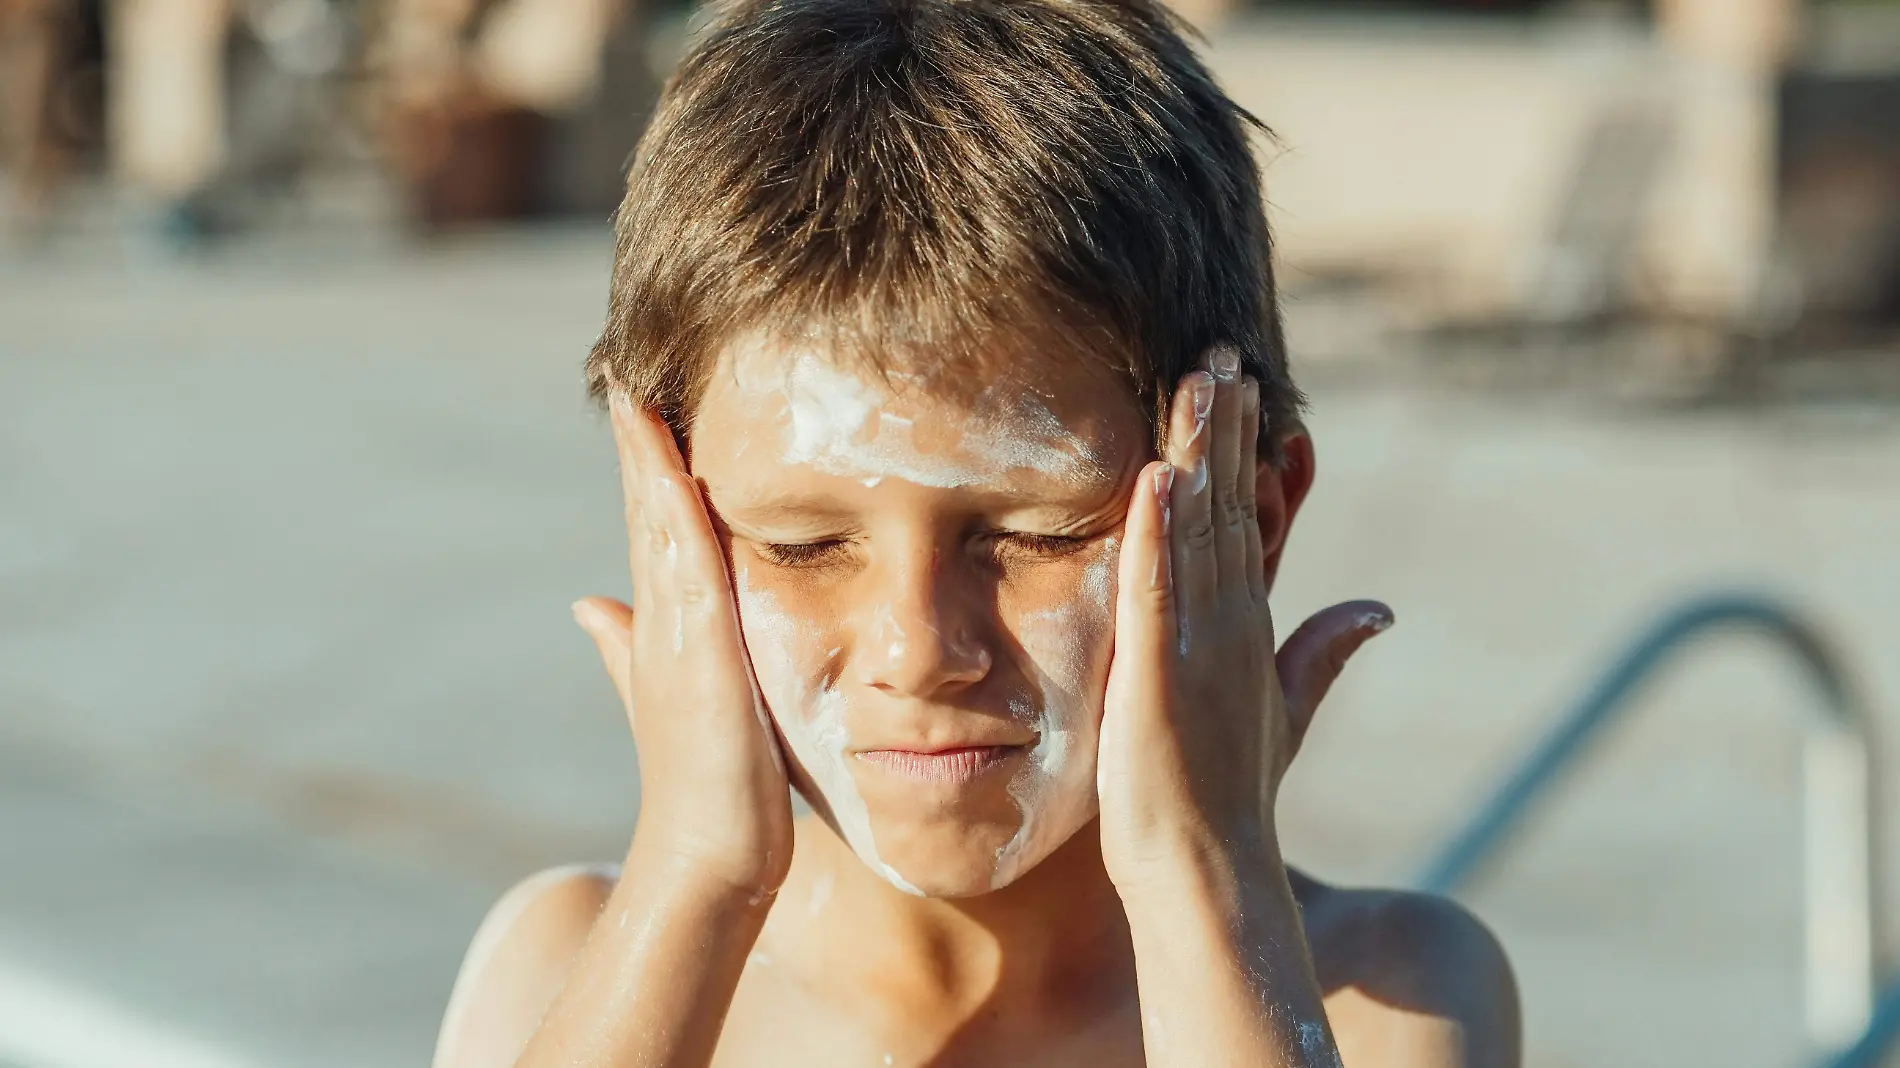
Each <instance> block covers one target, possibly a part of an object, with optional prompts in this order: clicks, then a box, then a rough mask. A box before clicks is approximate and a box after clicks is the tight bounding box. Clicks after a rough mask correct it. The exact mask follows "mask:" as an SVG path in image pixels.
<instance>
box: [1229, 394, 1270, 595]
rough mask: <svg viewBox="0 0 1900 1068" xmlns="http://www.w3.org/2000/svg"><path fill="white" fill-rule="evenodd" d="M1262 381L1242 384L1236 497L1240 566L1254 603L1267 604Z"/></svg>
mask: <svg viewBox="0 0 1900 1068" xmlns="http://www.w3.org/2000/svg"><path fill="white" fill-rule="evenodd" d="M1259 470H1260V383H1259V382H1257V381H1255V380H1253V379H1251V378H1249V379H1246V380H1244V381H1243V382H1242V383H1241V393H1240V471H1239V473H1238V474H1237V475H1236V476H1235V477H1236V478H1237V479H1238V483H1239V484H1238V485H1237V486H1236V496H1237V497H1238V498H1239V500H1240V515H1241V524H1242V526H1243V527H1244V528H1245V529H1244V530H1243V531H1242V535H1243V537H1242V551H1241V566H1242V567H1243V568H1245V569H1246V574H1247V588H1248V589H1249V590H1250V591H1251V592H1252V593H1253V599H1254V603H1255V604H1259V605H1265V604H1266V603H1267V563H1266V551H1265V549H1264V548H1263V547H1262V546H1261V542H1260V502H1259V500H1258V496H1257V490H1258V487H1259V482H1260V474H1259Z"/></svg>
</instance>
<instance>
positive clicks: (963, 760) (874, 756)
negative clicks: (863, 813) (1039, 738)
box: [857, 745, 1029, 785]
mask: <svg viewBox="0 0 1900 1068" xmlns="http://www.w3.org/2000/svg"><path fill="white" fill-rule="evenodd" d="M1028 748H1029V747H1028V746H1026V745H963V746H953V747H951V748H948V749H938V750H934V751H930V752H925V751H922V750H916V749H866V750H862V751H860V752H859V753H858V754H857V758H858V759H859V760H862V761H864V762H865V763H867V764H871V765H874V766H876V767H878V768H881V769H882V770H884V771H888V772H890V773H892V774H894V775H897V776H898V777H900V778H905V779H910V780H912V781H914V782H922V783H949V784H954V785H961V784H964V783H971V782H975V781H976V780H978V779H980V778H982V777H983V776H985V775H989V774H992V773H994V772H996V771H998V770H1000V769H1001V768H1002V767H1003V766H1004V765H1005V764H1007V763H1009V762H1010V761H1011V760H1012V759H1013V758H1015V757H1017V756H1019V755H1021V754H1022V753H1023V752H1025V751H1027V750H1028Z"/></svg>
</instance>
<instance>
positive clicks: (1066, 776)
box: [990, 538, 1121, 889]
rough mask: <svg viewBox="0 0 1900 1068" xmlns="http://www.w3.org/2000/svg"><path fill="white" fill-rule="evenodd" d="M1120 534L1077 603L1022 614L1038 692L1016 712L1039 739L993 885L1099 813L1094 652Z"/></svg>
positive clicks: (1017, 782)
mask: <svg viewBox="0 0 1900 1068" xmlns="http://www.w3.org/2000/svg"><path fill="white" fill-rule="evenodd" d="M1120 560H1121V549H1120V544H1119V541H1118V539H1115V538H1107V539H1105V540H1104V541H1103V543H1102V546H1101V548H1100V549H1099V550H1098V555H1097V556H1096V558H1095V559H1094V560H1092V561H1090V562H1089V564H1088V567H1087V570H1086V571H1084V573H1083V579H1082V589H1081V593H1080V596H1079V597H1077V599H1075V600H1074V601H1070V602H1068V603H1066V604H1061V605H1057V606H1055V607H1053V608H1049V609H1045V610H1043V611H1041V612H1036V613H1033V614H1030V615H1027V616H1024V617H1023V619H1022V621H1021V623H1020V627H1019V632H1018V634H1017V635H1016V639H1017V641H1019V642H1020V643H1021V644H1022V648H1023V652H1024V653H1025V654H1027V656H1028V659H1029V667H1030V673H1031V674H1032V676H1033V678H1032V679H1031V682H1032V683H1033V684H1034V685H1035V687H1036V692H1035V693H1034V695H1032V696H1030V697H1025V698H1020V699H1018V700H1017V701H1016V702H1012V705H1011V711H1013V712H1015V713H1016V714H1017V716H1018V717H1019V718H1021V719H1022V720H1023V721H1024V722H1025V723H1027V724H1030V725H1032V726H1034V727H1035V729H1036V744H1035V745H1034V746H1033V747H1032V748H1031V750H1030V753H1029V757H1028V759H1027V760H1025V761H1024V762H1023V766H1022V769H1021V770H1020V771H1018V772H1017V773H1016V778H1015V779H1014V780H1013V781H1012V782H1011V783H1010V787H1009V793H1010V797H1012V798H1013V799H1015V801H1016V808H1017V810H1018V811H1019V812H1021V813H1022V821H1023V822H1022V825H1021V826H1020V827H1018V828H1017V829H1016V833H1015V834H1014V835H1012V836H1011V837H1010V840H1009V841H1008V842H1005V843H1004V844H1003V846H1002V848H1000V849H998V850H997V851H996V870H995V872H994V874H993V875H992V876H991V878H990V887H991V888H992V889H1000V888H1002V887H1005V886H1008V885H1009V884H1010V883H1012V882H1015V881H1016V879H1017V878H1018V877H1020V876H1021V875H1022V873H1023V872H1025V871H1027V870H1029V869H1030V868H1031V867H1033V866H1035V865H1036V864H1037V863H1039V862H1040V861H1041V860H1042V859H1043V858H1044V857H1047V856H1048V855H1049V854H1050V853H1051V852H1053V851H1054V850H1055V848H1056V847H1057V846H1059V845H1061V844H1062V843H1063V842H1065V841H1067V840H1068V839H1069V836H1070V835H1072V834H1074V833H1075V832H1076V830H1077V829H1079V828H1080V827H1081V826H1082V824H1084V823H1086V822H1088V820H1089V819H1090V817H1092V816H1093V815H1094V814H1095V810H1096V806H1097V804H1098V799H1097V797H1096V794H1095V742H1096V733H1097V732H1096V731H1095V730H1094V729H1093V727H1092V725H1091V723H1090V719H1091V718H1092V716H1093V714H1094V711H1095V709H1094V702H1093V701H1092V700H1091V695H1092V694H1094V693H1095V692H1096V690H1097V687H1096V686H1095V685H1094V678H1093V672H1094V669H1095V665H1094V662H1093V661H1094V654H1095V651H1096V650H1097V649H1100V648H1103V647H1104V646H1105V645H1106V642H1105V641H1104V639H1105V638H1106V636H1107V635H1108V634H1109V633H1110V631H1111V629H1112V627H1113V624H1114V611H1115V575H1116V568H1117V565H1118V564H1119V562H1120Z"/></svg>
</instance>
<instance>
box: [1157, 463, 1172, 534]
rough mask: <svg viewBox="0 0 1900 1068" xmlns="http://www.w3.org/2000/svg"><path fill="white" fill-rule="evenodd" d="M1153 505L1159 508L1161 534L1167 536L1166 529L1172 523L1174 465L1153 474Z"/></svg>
mask: <svg viewBox="0 0 1900 1068" xmlns="http://www.w3.org/2000/svg"><path fill="white" fill-rule="evenodd" d="M1154 483H1155V487H1154V488H1155V503H1156V504H1159V505H1160V506H1161V534H1162V536H1163V537H1166V536H1167V533H1168V527H1169V525H1170V524H1172V523H1173V521H1174V497H1173V493H1174V465H1173V464H1169V465H1167V466H1166V467H1163V468H1160V469H1159V470H1157V471H1156V472H1155V473H1154Z"/></svg>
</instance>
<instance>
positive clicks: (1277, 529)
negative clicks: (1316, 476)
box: [1254, 430, 1313, 590]
mask: <svg viewBox="0 0 1900 1068" xmlns="http://www.w3.org/2000/svg"><path fill="white" fill-rule="evenodd" d="M1280 455H1281V456H1282V457H1283V459H1282V461H1281V463H1280V465H1279V466H1277V467H1276V466H1274V465H1273V464H1270V463H1268V462H1267V461H1265V460H1259V461H1256V463H1255V468H1254V501H1255V503H1256V504H1257V505H1258V506H1259V508H1260V517H1259V521H1260V548H1261V550H1262V554H1263V555H1264V556H1265V558H1266V571H1267V589H1269V590H1271V589H1272V588H1273V577H1274V576H1275V575H1277V574H1278V573H1279V571H1280V550H1281V549H1283V548H1285V546H1286V536H1287V532H1288V531H1290V530H1291V529H1292V528H1293V517H1294V516H1296V515H1298V514H1299V511H1300V505H1301V504H1304V503H1305V502H1306V493H1307V491H1308V490H1310V489H1312V488H1313V439H1312V438H1310V437H1308V436H1307V434H1306V431H1304V430H1301V431H1298V432H1296V433H1294V434H1291V435H1289V436H1288V437H1287V438H1286V439H1285V440H1284V441H1283V442H1281V452H1280Z"/></svg>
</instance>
